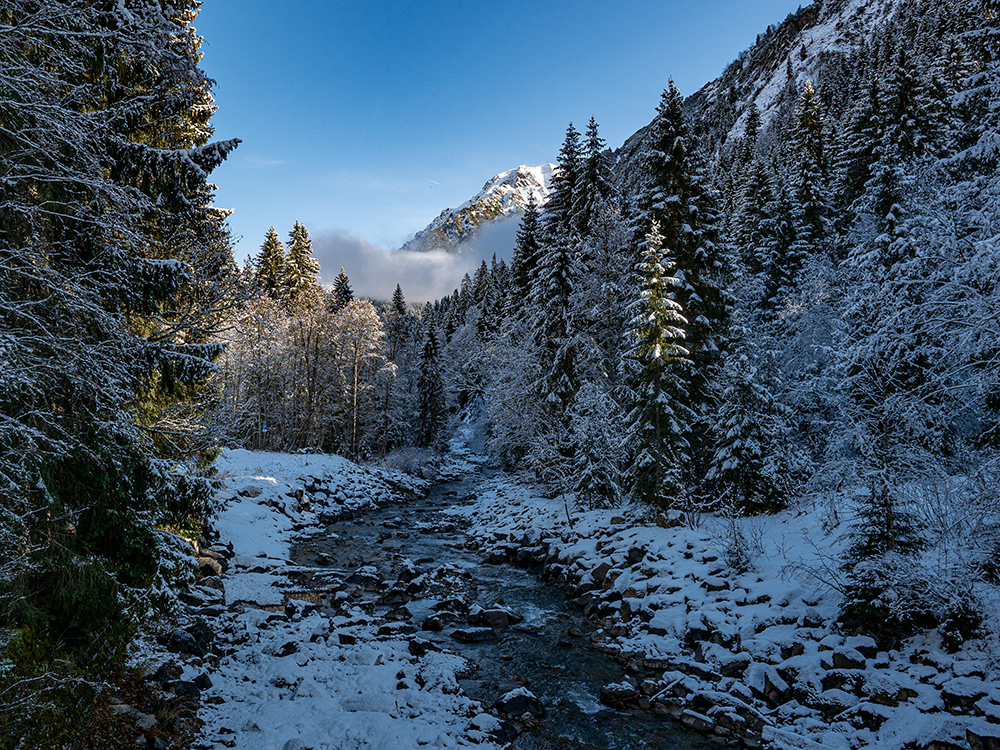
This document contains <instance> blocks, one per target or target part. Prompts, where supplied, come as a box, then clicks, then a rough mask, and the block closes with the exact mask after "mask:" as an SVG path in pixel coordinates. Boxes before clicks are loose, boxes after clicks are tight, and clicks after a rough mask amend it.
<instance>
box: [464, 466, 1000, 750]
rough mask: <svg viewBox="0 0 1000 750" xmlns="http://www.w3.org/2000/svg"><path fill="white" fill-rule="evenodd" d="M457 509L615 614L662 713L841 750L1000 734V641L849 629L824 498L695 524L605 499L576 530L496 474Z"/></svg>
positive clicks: (611, 642) (489, 544) (605, 614)
mask: <svg viewBox="0 0 1000 750" xmlns="http://www.w3.org/2000/svg"><path fill="white" fill-rule="evenodd" d="M452 512H453V513H455V514H456V515H463V516H466V517H467V518H468V519H469V520H470V522H471V524H472V526H471V528H470V529H469V533H470V534H471V535H473V536H474V537H475V538H476V539H477V540H478V541H479V543H480V545H481V548H482V549H484V550H492V552H493V554H494V556H496V557H498V558H502V557H504V556H506V557H508V558H514V557H517V556H518V555H520V557H521V559H525V557H524V555H525V553H527V554H528V557H527V558H526V559H527V560H529V564H533V565H542V564H544V565H545V566H547V567H548V570H549V572H550V573H551V574H553V575H554V576H555V577H557V578H558V580H560V581H562V582H563V583H564V584H565V585H567V586H568V587H569V588H570V590H571V591H573V592H574V595H576V596H579V597H581V600H580V603H581V605H583V606H585V607H586V609H585V611H587V612H588V613H589V614H590V615H591V616H592V617H595V618H596V619H598V621H599V622H600V623H601V624H602V625H603V628H604V629H603V630H602V631H600V632H599V633H598V634H597V635H596V637H595V642H596V643H597V645H598V646H599V647H601V648H603V649H606V650H608V651H609V652H611V653H614V654H617V655H618V656H619V657H620V658H623V659H624V660H626V661H627V662H628V663H631V664H633V665H634V667H635V668H636V669H637V670H639V669H644V670H646V671H648V670H654V671H660V672H661V674H662V677H661V679H660V680H659V681H658V682H657V683H656V685H655V686H652V687H650V689H649V690H648V691H647V694H649V695H651V697H652V701H653V710H659V711H660V712H663V713H670V714H672V715H673V716H674V717H675V718H677V719H679V720H680V721H681V722H682V723H683V724H685V725H687V726H690V727H692V728H696V729H699V728H700V730H701V731H705V732H714V733H715V734H716V735H720V736H723V737H729V736H731V733H734V732H735V733H741V732H742V733H744V734H749V735H750V736H751V737H756V738H760V739H761V740H762V741H763V744H764V746H769V747H774V748H828V749H830V750H833V749H837V750H847V749H848V748H858V747H877V748H880V749H881V750H895V749H896V748H903V747H913V748H925V747H926V746H927V745H928V743H931V742H932V741H948V742H952V743H956V744H955V745H954V747H957V748H963V747H969V744H967V743H968V742H970V741H971V740H967V737H966V733H967V731H971V732H973V733H975V734H977V735H982V736H988V737H1000V679H998V677H1000V670H998V667H1000V664H998V656H1000V650H998V648H997V645H996V639H995V638H993V637H990V638H985V639H981V640H977V641H970V642H968V643H967V644H966V645H965V646H964V647H963V649H962V650H961V651H959V652H958V653H957V654H946V653H944V651H943V649H942V648H941V645H940V638H939V636H938V635H937V634H936V633H931V634H928V635H925V636H922V637H918V638H914V639H911V640H910V641H909V642H908V643H906V644H905V646H904V647H902V648H901V649H900V650H899V651H891V652H888V653H886V652H884V651H878V650H877V649H876V647H875V642H874V641H872V640H871V639H869V638H867V637H864V636H851V635H849V634H844V633H841V632H839V630H838V628H837V627H836V625H835V620H836V617H837V613H838V610H839V605H840V598H839V594H837V593H836V592H835V591H834V590H833V589H831V588H830V587H829V586H827V585H824V584H822V583H820V582H819V580H818V578H824V577H827V575H828V574H830V573H832V572H834V571H835V563H834V562H831V561H832V560H834V558H835V556H836V555H837V554H838V552H839V549H838V542H837V541H836V539H835V535H833V536H827V535H826V534H825V532H824V531H823V525H822V523H821V515H822V514H821V513H820V512H819V510H817V509H808V508H806V509H798V510H796V511H788V512H785V513H782V514H779V515H775V516H767V517H758V518H750V519H738V520H736V521H730V520H726V519H721V518H717V517H713V516H705V517H702V518H700V523H698V524H697V525H696V527H695V528H690V527H689V526H688V525H685V524H680V523H678V519H677V518H676V517H674V518H671V517H668V516H665V515H659V516H658V517H657V516H656V515H655V514H650V513H649V512H648V510H646V509H642V508H625V509H617V510H598V511H588V512H573V513H572V522H573V523H572V528H571V527H570V526H569V524H568V521H567V509H566V504H565V500H564V499H563V498H555V499H546V498H543V497H539V496H538V494H537V493H534V492H532V491H531V490H530V489H529V488H527V487H526V486H525V485H523V484H519V483H518V482H516V481H514V480H513V479H512V478H511V477H509V476H504V475H497V476H496V477H495V478H494V479H492V480H490V481H489V482H488V483H486V484H485V485H484V486H483V487H482V488H481V490H480V493H479V496H478V500H477V501H476V503H475V504H474V505H471V506H467V507H456V508H453V509H452ZM734 528H739V530H740V532H741V535H742V539H743V540H744V547H745V550H746V552H747V553H748V554H749V557H750V561H751V567H750V569H749V571H748V572H746V573H743V574H738V573H734V572H733V571H732V569H731V567H730V565H729V564H728V563H727V553H731V551H732V550H731V547H732V545H731V544H730V543H729V540H731V539H733V538H734V531H733V530H734ZM827 580H829V579H828V578H827ZM993 603H994V604H997V602H996V601H995V600H994V602H993ZM991 620H992V622H991V625H992V626H994V629H995V626H996V624H997V622H996V613H992V616H991ZM657 704H659V706H658V705H657ZM744 730H750V731H749V733H747V732H745V731H744ZM997 742H998V743H1000V739H998V740H997ZM994 746H1000V744H998V745H987V747H994ZM939 747H945V746H944V745H940V746H939ZM973 747H975V745H973Z"/></svg>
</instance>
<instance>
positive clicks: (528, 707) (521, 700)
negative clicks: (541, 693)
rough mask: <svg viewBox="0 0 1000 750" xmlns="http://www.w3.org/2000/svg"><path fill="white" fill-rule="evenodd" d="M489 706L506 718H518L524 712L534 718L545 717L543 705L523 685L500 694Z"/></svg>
mask: <svg viewBox="0 0 1000 750" xmlns="http://www.w3.org/2000/svg"><path fill="white" fill-rule="evenodd" d="M491 708H493V709H495V710H496V711H497V713H499V714H500V716H503V717H504V718H507V719H520V718H522V717H524V715H525V714H528V716H531V717H534V718H536V719H543V718H545V714H546V711H545V706H544V705H542V702H541V701H540V700H538V698H537V697H536V696H535V694H534V693H532V692H531V691H530V690H528V689H527V688H524V687H519V688H515V689H514V690H511V691H510V692H509V693H505V694H504V695H502V696H500V698H499V700H497V702H496V703H494V704H493V705H492V706H491Z"/></svg>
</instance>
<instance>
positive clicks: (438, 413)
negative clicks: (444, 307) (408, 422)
mask: <svg viewBox="0 0 1000 750" xmlns="http://www.w3.org/2000/svg"><path fill="white" fill-rule="evenodd" d="M440 357H441V352H440V349H439V347H438V341H437V335H436V334H435V333H434V326H433V325H428V326H427V334H426V336H425V337H424V348H423V351H422V352H421V355H420V376H419V378H418V379H417V421H416V426H415V429H416V440H415V442H416V444H417V445H419V446H421V447H425V448H436V447H438V446H439V445H440V443H441V440H442V438H443V431H444V426H445V418H446V404H445V391H444V378H443V376H442V374H441V361H440Z"/></svg>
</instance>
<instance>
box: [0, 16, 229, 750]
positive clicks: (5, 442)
mask: <svg viewBox="0 0 1000 750" xmlns="http://www.w3.org/2000/svg"><path fill="white" fill-rule="evenodd" d="M130 5H131V6H132V8H133V11H134V12H133V11H130V10H129V9H128V8H126V4H125V3H119V4H118V5H115V4H113V3H112V4H101V3H74V2H63V1H62V0H53V1H52V2H47V3H42V4H39V3H35V2H27V1H22V0H10V2H6V3H4V6H3V9H2V10H0V18H2V20H0V23H2V24H3V32H2V33H0V71H2V72H0V101H2V103H3V104H2V106H0V109H2V110H3V113H2V115H0V120H2V121H3V125H2V131H3V134H2V135H0V161H2V163H3V188H2V190H0V257H2V258H3V261H2V263H0V320H2V321H3V323H2V333H0V339H2V341H3V345H2V351H3V353H2V355H0V359H2V362H0V370H2V371H3V373H4V376H3V378H2V379H0V571H2V573H0V574H2V576H3V578H4V580H3V582H2V583H0V628H2V629H3V630H4V631H5V632H6V633H8V634H14V633H16V632H17V631H18V630H19V629H21V628H27V629H26V630H24V631H23V634H22V636H21V637H22V638H23V640H22V641H21V642H23V643H25V644H30V652H31V654H32V656H31V658H30V660H29V664H27V665H25V664H24V663H23V662H22V663H16V661H17V660H16V659H15V662H12V661H9V660H8V658H7V657H9V656H10V653H11V652H10V651H7V652H5V655H4V656H5V658H4V661H5V666H4V670H3V674H2V675H0V683H2V684H0V693H2V694H3V695H4V696H5V698H4V701H5V707H6V708H7V709H9V710H8V711H6V713H5V715H4V721H3V726H4V732H5V736H8V737H12V738H31V737H37V735H38V728H39V727H45V728H46V733H45V740H46V741H51V743H52V744H53V745H58V746H63V745H66V746H70V745H76V744H81V743H83V742H85V741H87V740H88V739H89V738H82V737H80V736H75V737H70V736H68V735H65V736H60V735H59V733H58V732H59V728H60V727H70V730H69V731H70V732H76V731H77V730H79V728H80V727H84V726H94V723H93V722H91V721H89V720H87V719H88V717H85V716H81V715H80V714H81V712H84V711H86V708H87V706H88V704H89V703H91V701H92V700H93V697H94V695H96V693H95V692H94V690H93V689H92V686H94V685H102V684H105V683H104V680H103V675H102V674H101V671H102V670H104V669H107V668H109V667H110V666H113V665H115V664H118V665H120V664H121V663H122V661H123V658H124V653H125V646H126V644H127V641H128V636H129V634H130V632H131V630H132V628H133V625H134V623H135V621H136V620H137V619H138V618H139V617H141V616H142V615H141V613H142V609H141V607H143V606H146V605H147V604H148V600H146V599H144V595H145V594H146V593H147V592H148V590H149V588H150V586H151V584H152V582H153V580H154V576H155V575H157V573H158V569H159V568H160V565H159V562H160V561H159V551H158V549H157V540H158V538H159V537H158V535H157V533H156V531H155V526H156V525H157V524H161V523H164V524H165V523H180V524H186V523H189V522H190V521H191V520H192V518H193V517H196V516H198V515H200V514H201V513H203V512H204V509H205V508H204V506H201V507H199V502H204V501H207V499H208V498H209V497H210V495H211V487H210V485H209V483H208V482H207V481H206V480H204V478H203V476H202V469H204V467H205V464H206V463H208V462H210V461H211V459H212V454H211V453H209V452H207V451H206V450H204V448H203V446H201V445H193V444H192V443H191V442H190V441H189V439H188V437H189V434H188V433H189V426H188V424H187V422H188V417H187V413H188V412H189V410H190V409H191V404H190V400H192V399H194V398H197V397H199V396H200V395H201V394H202V393H203V391H202V388H203V383H204V380H205V379H206V378H207V377H208V376H209V375H210V374H211V373H212V372H213V371H214V364H213V360H214V358H215V357H217V356H218V355H219V353H220V351H221V347H220V346H219V345H217V344H215V343H213V342H210V341H206V340H205V339H204V338H203V337H204V335H205V332H212V331H213V329H214V328H215V327H216V326H217V325H218V316H219V309H218V308H217V307H216V306H215V304H216V302H218V301H220V300H222V299H223V297H221V296H220V294H219V293H220V291H221V290H222V288H223V283H224V282H226V279H227V278H229V277H233V278H235V266H234V264H233V263H232V258H231V245H230V242H229V237H228V234H227V232H226V231H225V226H224V222H225V216H224V214H222V213H221V212H218V211H216V210H213V209H212V208H211V206H210V204H211V202H212V194H213V188H212V186H211V185H210V184H209V183H208V182H207V180H208V176H209V174H210V173H211V172H212V171H213V170H214V169H215V168H216V167H217V166H218V165H219V164H221V163H222V161H223V160H224V159H225V158H226V156H227V155H228V154H229V153H230V152H231V151H232V150H233V149H234V148H235V147H236V146H237V145H238V141H224V142H215V143H211V142H210V138H211V135H212V128H211V125H210V123H209V120H210V118H211V116H212V113H213V112H214V109H215V108H214V106H213V105H212V98H211V82H210V81H209V80H208V79H207V78H206V76H205V74H204V72H203V71H202V70H201V69H200V68H199V66H198V61H199V60H200V52H199V46H200V44H201V39H200V37H198V36H197V34H195V33H194V29H193V27H192V23H193V22H194V19H195V17H196V15H197V5H198V4H197V3H195V2H193V1H192V0H178V1H177V2H173V3H169V4H160V3H154V4H152V5H151V6H149V5H142V8H141V12H139V10H138V8H137V7H136V4H135V3H131V4H130ZM16 640H18V639H17V638H10V637H8V638H5V646H6V645H7V642H10V643H14V642H15V641H16ZM25 667H27V669H28V673H25V672H24V671H22V670H24V668H25ZM50 667H51V669H50ZM62 669H65V670H67V671H68V672H70V673H72V682H71V683H70V686H69V687H68V688H67V687H66V685H59V684H58V676H57V673H58V671H59V670H62ZM109 671H110V669H109ZM25 686H28V691H25ZM81 687H82V688H83V689H80V688H81ZM63 689H65V690H66V692H65V693H62V694H60V692H61V691H62V690H63ZM35 709H37V710H38V711H40V712H42V714H39V715H36V716H34V717H25V716H24V712H25V711H28V712H30V711H32V710H35ZM49 730H51V733H50V731H49ZM15 741H19V740H17V739H15ZM28 741H31V740H30V739H29V740H28Z"/></svg>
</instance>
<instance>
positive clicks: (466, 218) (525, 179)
mask: <svg viewBox="0 0 1000 750" xmlns="http://www.w3.org/2000/svg"><path fill="white" fill-rule="evenodd" d="M556 169H557V167H556V165H555V164H542V165H540V166H537V167H529V166H526V165H523V164H522V165H521V166H519V167H516V168H514V169H509V170H507V171H506V172H501V173H500V174H498V175H495V176H494V177H492V178H491V179H489V180H487V181H486V184H485V185H483V188H482V190H480V191H479V193H477V194H476V195H475V196H473V197H472V198H470V199H469V200H467V201H466V202H465V203H463V204H462V205H461V206H458V207H457V208H446V209H445V210H444V211H442V212H441V213H440V214H438V216H437V218H435V219H434V220H433V221H432V222H431V223H430V224H428V225H427V226H426V227H425V228H424V229H422V230H420V231H419V232H417V233H416V234H415V235H414V236H413V238H412V239H410V240H408V241H407V242H405V243H404V244H403V246H402V247H401V248H400V250H402V251H409V252H428V251H432V250H444V251H446V252H455V251H457V249H458V247H459V246H460V245H461V244H462V243H464V242H468V241H469V240H471V239H472V238H473V237H474V236H475V235H476V233H477V231H478V230H479V228H480V227H481V226H483V225H485V224H491V223H496V222H498V221H502V220H503V219H506V218H509V217H511V216H515V215H517V214H519V213H520V212H522V211H523V210H524V209H525V207H527V205H528V201H529V200H530V199H531V198H534V200H535V203H537V204H538V205H539V206H543V205H545V202H546V201H547V200H548V197H549V193H550V192H551V186H552V176H553V175H554V174H555V170H556Z"/></svg>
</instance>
